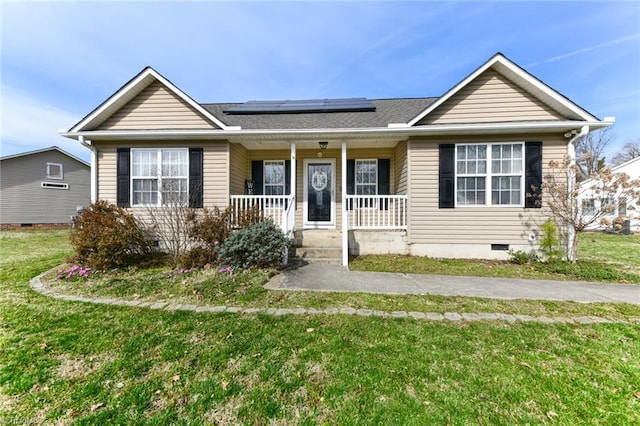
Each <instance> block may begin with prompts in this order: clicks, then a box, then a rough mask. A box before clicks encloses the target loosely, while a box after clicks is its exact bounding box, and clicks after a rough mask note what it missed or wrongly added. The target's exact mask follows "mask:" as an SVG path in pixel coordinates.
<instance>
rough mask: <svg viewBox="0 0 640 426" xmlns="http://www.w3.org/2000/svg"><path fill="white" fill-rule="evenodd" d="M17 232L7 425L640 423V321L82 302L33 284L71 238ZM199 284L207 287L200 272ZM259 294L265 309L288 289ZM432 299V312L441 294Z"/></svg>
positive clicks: (1, 309)
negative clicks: (203, 309) (270, 297)
mask: <svg viewBox="0 0 640 426" xmlns="http://www.w3.org/2000/svg"><path fill="white" fill-rule="evenodd" d="M6 235H7V234H5V233H1V234H0V238H1V240H0V242H1V243H2V251H1V252H0V253H1V254H2V256H1V257H0V266H1V270H0V281H1V282H2V283H3V284H2V286H1V287H0V299H1V300H0V301H1V303H0V423H1V424H34V425H35V424H38V425H39V424H58V423H60V424H70V423H75V424H218V423H220V424H256V425H262V424H272V423H275V424H294V425H295V424H300V425H312V424H445V423H451V424H477V423H480V424H496V425H501V424H504V425H511V424H526V423H535V424H540V423H547V422H549V423H555V424H565V425H572V424H637V423H639V422H640V398H639V396H638V393H637V392H639V391H640V388H638V383H640V360H639V359H638V357H637V354H638V353H640V328H639V327H637V325H625V324H600V325H595V324H593V325H581V326H579V325H568V324H553V325H545V324H534V323H518V324H505V323H501V322H479V323H436V322H427V321H414V320H409V319H391V318H365V317H352V316H345V315H333V316H332V315H326V316H284V317H271V316H267V315H234V314H211V313H195V312H165V311H154V310H149V309H140V308H124V307H114V306H104V305H92V304H85V303H68V302H64V301H60V300H55V299H51V298H48V297H44V296H41V295H39V294H36V293H33V292H32V291H31V290H30V289H29V288H28V280H29V279H30V278H31V277H33V276H35V275H37V274H38V273H40V272H42V271H45V270H47V269H49V268H51V267H53V266H56V265H58V264H60V263H61V262H62V261H63V260H64V259H65V258H66V257H67V256H68V255H69V248H68V246H67V245H66V244H65V237H64V235H61V236H60V235H58V236H53V237H51V236H49V235H44V234H39V233H37V232H36V233H28V234H27V235H26V238H24V240H23V241H21V242H20V244H15V243H16V241H13V240H12V241H11V242H10V243H7V241H8V239H6V237H5V236H6ZM36 246H37V247H36ZM5 254H7V255H9V256H10V259H12V260H7V258H5V256H4V255H5ZM176 278H177V277H176ZM183 278H184V277H183ZM191 278H193V279H194V283H193V285H194V286H195V285H196V284H195V281H197V280H198V279H200V278H199V277H197V276H193V277H189V279H191ZM78 283H80V282H78ZM171 285H172V286H174V288H176V287H179V284H178V283H172V284H171ZM190 285H191V284H190ZM251 285H253V284H251ZM138 291H141V290H138ZM172 291H173V290H172ZM247 293H250V292H247ZM207 294H208V293H207ZM261 294H263V296H260V297H258V296H251V297H254V301H253V302H252V303H257V300H264V299H261V298H264V297H265V296H264V294H276V295H278V294H283V293H279V292H277V293H270V292H264V293H261ZM294 296H295V297H298V295H297V294H294V295H292V297H294ZM198 297H203V296H202V295H198ZM225 297H239V296H232V295H230V294H228V295H227V296H225ZM334 297H336V298H335V299H334ZM340 297H344V298H345V299H340ZM324 298H328V299H329V300H332V301H333V303H332V305H333V306H335V305H341V304H343V303H365V302H363V301H362V300H360V301H357V300H358V298H357V295H322V298H321V299H319V300H316V301H315V302H313V303H326V302H325V301H324ZM418 299H419V297H418V298H417V299H415V301H411V299H405V298H403V297H399V298H398V297H395V296H393V297H388V298H383V299H380V300H378V301H376V302H375V303H387V304H389V306H391V305H393V304H394V303H398V304H402V303H404V302H408V303H422V302H419V300H418ZM426 299H427V301H426V302H424V303H428V304H431V303H433V304H434V306H437V304H438V303H439V302H438V301H437V300H440V299H428V298H426ZM457 299H458V302H456V303H460V304H461V305H459V306H460V307H464V306H470V307H473V306H474V304H475V303H479V302H478V301H476V300H475V299H469V298H457ZM364 300H366V299H364ZM442 300H444V298H443V299H442ZM307 301H308V300H307ZM243 303H249V302H243ZM260 303H262V302H260ZM273 303H276V302H275V301H273ZM282 303H291V301H284V302H282ZM366 303H373V302H366ZM501 303H505V302H501ZM509 303H511V302H509ZM513 303H514V304H516V305H517V304H518V303H519V302H513ZM274 306H278V305H277V304H276V305H274ZM557 306H558V307H559V308H560V307H562V306H569V305H567V304H562V303H559V304H557ZM589 306H591V305H589ZM427 310H430V311H431V310H434V309H427ZM463 310H465V309H460V310H459V311H463ZM471 310H474V309H471Z"/></svg>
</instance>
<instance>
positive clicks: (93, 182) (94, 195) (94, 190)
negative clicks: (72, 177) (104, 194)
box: [78, 136, 98, 204]
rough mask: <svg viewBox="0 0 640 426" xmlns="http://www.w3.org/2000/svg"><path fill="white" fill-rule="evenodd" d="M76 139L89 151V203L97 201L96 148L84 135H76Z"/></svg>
mask: <svg viewBox="0 0 640 426" xmlns="http://www.w3.org/2000/svg"><path fill="white" fill-rule="evenodd" d="M78 141H79V142H80V144H81V145H82V146H84V147H85V148H89V151H91V203H92V204H93V203H95V202H96V201H98V150H97V149H96V147H95V146H93V145H91V141H90V140H87V141H86V142H85V140H84V136H78Z"/></svg>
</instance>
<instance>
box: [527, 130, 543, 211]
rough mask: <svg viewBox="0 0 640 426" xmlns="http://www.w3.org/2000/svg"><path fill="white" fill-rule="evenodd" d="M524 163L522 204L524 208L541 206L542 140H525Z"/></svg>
mask: <svg viewBox="0 0 640 426" xmlns="http://www.w3.org/2000/svg"><path fill="white" fill-rule="evenodd" d="M524 164H525V172H524V193H525V196H524V197H525V198H524V206H525V207H526V208H541V207H542V203H541V202H540V201H541V199H540V197H541V195H542V142H525V144H524Z"/></svg>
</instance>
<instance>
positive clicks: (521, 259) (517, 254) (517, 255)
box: [509, 250, 540, 265]
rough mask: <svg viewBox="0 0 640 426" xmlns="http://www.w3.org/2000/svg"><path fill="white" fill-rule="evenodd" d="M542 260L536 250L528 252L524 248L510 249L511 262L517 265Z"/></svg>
mask: <svg viewBox="0 0 640 426" xmlns="http://www.w3.org/2000/svg"><path fill="white" fill-rule="evenodd" d="M539 260H540V257H538V255H537V254H536V252H535V251H534V250H531V251H530V252H529V253H527V252H526V251H524V250H518V251H513V250H509V262H511V263H514V264H516V265H525V264H527V263H535V262H538V261H539Z"/></svg>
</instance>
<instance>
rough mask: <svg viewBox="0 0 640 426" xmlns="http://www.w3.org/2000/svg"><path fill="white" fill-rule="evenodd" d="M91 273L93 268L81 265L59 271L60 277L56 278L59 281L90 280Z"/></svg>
mask: <svg viewBox="0 0 640 426" xmlns="http://www.w3.org/2000/svg"><path fill="white" fill-rule="evenodd" d="M91 272H92V271H91V268H87V267H84V266H80V265H73V266H70V267H68V268H66V269H61V270H59V271H58V276H57V277H56V278H57V279H59V280H70V279H72V278H89V275H91Z"/></svg>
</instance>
